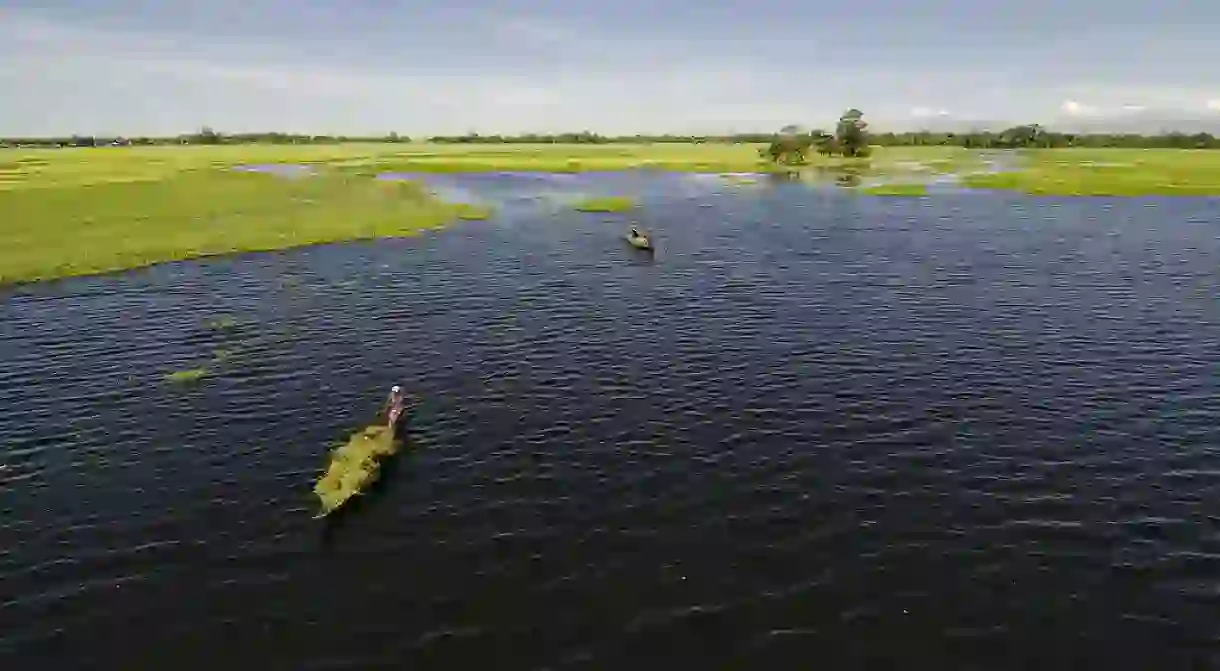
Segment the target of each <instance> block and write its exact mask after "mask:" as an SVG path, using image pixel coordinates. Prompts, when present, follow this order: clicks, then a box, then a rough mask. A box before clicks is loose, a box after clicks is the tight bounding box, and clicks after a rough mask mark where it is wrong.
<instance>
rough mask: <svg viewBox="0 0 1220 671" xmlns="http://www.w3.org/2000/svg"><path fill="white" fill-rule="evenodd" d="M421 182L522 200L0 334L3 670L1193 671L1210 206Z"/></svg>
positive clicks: (244, 263)
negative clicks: (364, 449) (327, 493)
mask: <svg viewBox="0 0 1220 671" xmlns="http://www.w3.org/2000/svg"><path fill="white" fill-rule="evenodd" d="M444 179H447V180H449V181H448V182H445V183H443V184H440V186H438V188H450V189H454V188H458V189H462V190H464V193H466V194H468V195H470V194H473V195H474V196H476V197H482V198H492V199H493V200H494V199H498V201H497V202H500V203H501V204H504V203H510V202H512V203H517V205H514V206H512V207H508V208H507V209H502V213H501V215H499V216H497V217H494V218H492V219H490V220H488V221H483V222H463V223H462V224H461V225H458V226H455V227H453V228H451V229H448V230H445V231H441V232H436V233H431V234H428V235H426V236H423V237H419V238H413V239H403V240H383V241H377V242H369V243H354V244H344V245H331V246H322V247H314V248H309V249H304V250H295V251H288V252H283V253H275V254H252V255H243V256H236V257H231V258H225V259H214V260H208V261H202V262H186V263H173V264H165V265H161V266H156V267H153V268H150V269H145V270H140V271H135V272H131V273H126V274H119V275H111V276H106V277H95V278H84V279H73V280H66V281H60V282H53V283H45V284H39V285H31V286H27V287H21V288H18V289H10V290H9V291H8V292H7V294H5V295H4V296H3V297H0V301H2V302H0V361H3V366H0V409H2V411H0V514H2V517H0V540H2V542H0V665H2V666H4V667H5V668H9V669H25V668H31V669H32V668H54V669H64V670H69V669H94V668H97V669H176V670H179V671H181V670H185V669H214V668H217V667H218V666H227V667H230V668H251V669H256V668H257V669H285V670H294V671H295V670H305V669H378V668H386V669H390V668H395V669H397V668H417V669H418V668H447V669H473V668H494V669H543V668H549V669H561V668H565V669H566V668H620V667H622V666H624V665H626V664H628V663H631V662H654V663H656V664H658V665H659V664H662V663H664V664H667V665H668V666H669V667H671V668H679V667H680V668H751V667H756V668H763V667H764V666H768V665H770V666H775V665H776V664H781V663H782V664H783V666H784V667H786V668H790V667H792V666H793V664H796V665H797V666H800V667H804V666H810V667H811V668H812V667H813V666H819V667H820V666H826V665H829V666H828V668H830V666H833V667H835V668H864V667H866V666H867V667H869V668H880V667H885V668H893V667H892V665H897V664H901V665H903V666H904V667H913V666H919V667H923V668H944V669H948V668H986V669H995V668H1034V667H1036V666H1039V665H1041V666H1048V665H1049V666H1054V667H1056V668H1061V667H1066V666H1070V665H1076V668H1086V667H1088V668H1094V667H1096V668H1107V667H1109V668H1132V669H1135V668H1145V669H1146V668H1157V669H1177V668H1211V667H1210V665H1220V657H1218V656H1217V652H1216V651H1217V650H1220V621H1218V620H1217V618H1216V613H1217V612H1218V607H1220V500H1218V495H1220V363H1218V361H1217V355H1218V354H1220V349H1218V345H1217V343H1220V303H1218V302H1217V293H1218V291H1220V240H1218V238H1220V206H1218V205H1217V201H1215V200H1207V199H1130V200H1123V199H1104V198H1094V199H1066V198H1065V199H1056V198H1028V197H1023V196H1017V195H996V194H983V193H945V194H940V195H934V196H931V197H926V198H869V197H857V196H852V195H847V194H844V193H842V192H838V191H835V190H833V189H813V188H809V187H807V186H805V185H801V184H778V185H767V184H764V185H747V186H740V187H732V188H727V187H726V188H718V187H715V186H714V184H712V182H714V180H712V179H711V178H708V179H703V180H701V179H697V178H692V177H678V176H672V177H666V178H657V180H659V181H648V180H644V179H643V178H625V177H618V178H612V177H604V179H606V180H610V181H608V182H601V181H598V180H599V179H602V178H599V177H596V176H584V177H555V178H536V179H538V180H540V183H541V186H539V187H536V188H535V187H531V188H532V189H533V190H532V191H531V190H530V189H526V188H524V187H521V186H520V185H521V184H523V183H527V182H528V180H529V179H530V178H527V177H522V176H511V175H502V176H499V177H495V176H482V177H478V178H461V177H452V176H451V177H446V178H444ZM565 179H567V180H569V181H571V180H573V179H575V180H577V181H579V182H580V183H581V184H583V185H585V187H587V188H591V189H593V190H594V191H596V190H597V189H598V188H602V187H604V188H603V190H606V191H607V192H613V193H621V192H623V190H624V189H625V188H626V187H625V186H624V185H625V184H628V183H630V184H634V185H635V186H633V187H632V188H634V189H636V190H637V191H638V193H639V194H640V196H641V198H642V200H643V207H642V208H641V210H640V211H639V213H638V215H613V214H611V215H597V214H578V213H574V212H570V211H568V210H567V209H565V208H563V207H552V206H550V205H548V203H551V204H553V202H555V201H554V199H553V198H552V199H550V200H548V198H550V196H548V195H547V194H554V193H556V192H558V193H569V194H570V193H571V189H570V188H568V187H563V188H560V187H561V186H562V185H563V183H564V182H563V180H565ZM463 180H465V181H463ZM513 180H516V181H515V182H514V181H513ZM582 180H583V181H582ZM616 180H617V181H616ZM443 181H444V180H442V182H443ZM514 184H515V185H516V186H514ZM598 185H601V187H599V186H598ZM564 188H567V189H568V190H567V191H564ZM488 194H490V195H488ZM559 201H561V202H562V201H563V199H562V198H560V199H559ZM627 218H632V220H636V221H639V223H640V224H641V225H643V227H645V228H646V229H648V230H651V231H653V233H654V238H655V240H656V243H657V246H658V250H657V252H656V254H655V255H654V256H647V255H642V254H641V253H639V252H636V251H634V250H632V249H631V248H630V247H629V246H627V245H626V244H625V242H624V241H623V240H622V237H621V235H622V233H623V230H624V225H623V222H624V221H626V220H627ZM222 316H223V317H225V318H229V317H232V318H233V320H234V321H233V323H230V324H227V325H225V327H223V328H217V327H216V325H215V324H210V323H209V322H211V321H214V320H216V319H218V318H219V317H222ZM200 366H206V367H208V368H209V370H210V373H211V374H210V375H209V376H208V377H205V378H204V379H203V380H201V381H200V382H199V383H198V384H196V385H174V384H169V383H167V382H166V381H165V379H164V376H165V375H166V374H167V373H169V372H172V371H174V370H181V369H186V368H192V367H200ZM394 383H402V384H403V385H405V386H406V388H407V389H408V390H409V391H410V392H412V393H413V394H416V395H418V397H419V399H420V400H419V403H418V405H417V407H416V408H415V409H414V411H413V415H412V418H411V434H410V435H411V437H410V443H409V445H408V449H407V450H405V451H404V453H403V454H402V455H400V456H399V457H398V458H397V459H396V460H395V461H393V462H391V465H390V468H389V470H388V471H387V474H386V477H385V478H384V480H383V482H382V484H381V486H379V487H378V488H376V489H375V490H374V491H373V492H371V493H370V494H368V495H366V496H365V497H363V498H362V499H361V500H360V501H359V503H358V504H356V505H355V506H354V507H353V508H352V509H351V510H349V511H347V512H346V513H345V514H343V515H341V516H340V517H339V518H338V519H337V520H335V521H334V522H331V523H329V524H327V523H324V522H322V521H319V520H314V519H311V516H312V514H313V512H314V511H315V509H316V503H315V501H314V500H313V499H312V494H311V492H310V488H311V486H312V481H313V479H314V478H315V477H317V475H318V473H319V470H320V469H321V467H322V466H323V464H324V456H325V453H326V450H327V449H328V448H329V447H331V446H333V445H334V444H335V443H336V442H337V441H339V440H341V439H343V438H344V437H345V436H346V435H347V433H348V432H350V431H351V430H353V429H354V428H356V427H357V426H360V425H362V424H363V423H365V422H366V421H367V420H368V419H369V418H370V417H371V415H372V413H373V412H374V411H375V410H376V407H377V405H378V403H379V402H380V401H381V399H382V397H383V395H384V393H385V391H386V390H387V388H388V387H389V385H391V384H394Z"/></svg>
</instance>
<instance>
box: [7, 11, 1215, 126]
mask: <svg viewBox="0 0 1220 671" xmlns="http://www.w3.org/2000/svg"><path fill="white" fill-rule="evenodd" d="M1215 26H1220V2H1217V1H1216V0H1175V1H1174V2H1164V1H1163V0H1107V1H1106V2H1101V1H1100V0H988V1H986V2H980V1H979V0H920V1H918V2H916V1H914V0H854V1H853V0H836V1H833V2H831V1H823V0H775V1H767V0H751V1H749V2H747V1H745V0H733V1H726V0H566V1H561V0H513V1H511V2H509V1H502V2H496V1H494V0H445V1H441V0H436V1H434V2H418V1H411V0H207V1H203V0H173V1H172V2H165V1H162V0H0V92H3V93H0V98H2V99H3V101H4V102H3V104H2V105H0V136H9V137H13V136H45V135H67V134H72V133H79V134H98V135H175V134H178V133H184V132H192V131H194V130H197V129H198V128H200V127H201V126H204V125H208V126H211V127H213V128H215V129H216V130H218V131H220V132H249V131H269V130H276V131H283V132H300V133H315V134H348V135H355V134H382V133H388V132H390V131H394V132H398V133H400V134H403V135H415V136H426V135H435V134H458V133H466V132H471V131H474V132H479V133H483V134H493V133H520V132H558V131H570V130H583V129H588V130H592V131H596V132H601V133H610V134H618V133H637V132H640V133H663V132H674V133H720V132H748V131H767V132H770V131H774V130H775V129H777V128H779V127H780V126H783V125H786V124H790V123H796V124H800V125H802V126H804V127H808V128H831V127H833V123H834V121H835V119H837V118H838V115H839V114H840V113H841V112H842V111H843V110H845V109H847V108H850V107H855V108H859V109H860V110H862V111H864V113H865V116H866V118H867V119H869V120H870V121H871V122H872V126H873V127H874V128H875V129H893V130H904V129H913V128H919V127H924V126H930V125H935V124H945V123H974V122H978V121H986V122H997V121H1005V122H1007V121H1011V122H1014V123H1016V122H1022V123H1024V122H1039V123H1044V124H1049V125H1052V126H1053V125H1055V124H1057V123H1059V124H1061V123H1072V122H1073V121H1078V122H1081V123H1086V122H1088V123H1102V122H1105V121H1107V120H1122V119H1154V118H1155V119H1166V118H1174V119H1176V118H1187V119H1215V120H1217V121H1218V122H1220V66H1217V65H1215V64H1218V63H1220V39H1215V37H1214V34H1215V28H1214V27H1215ZM1209 33H1210V34H1209Z"/></svg>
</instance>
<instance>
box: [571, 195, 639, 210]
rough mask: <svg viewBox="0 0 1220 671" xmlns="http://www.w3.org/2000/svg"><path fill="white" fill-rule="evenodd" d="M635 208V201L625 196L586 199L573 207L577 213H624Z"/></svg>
mask: <svg viewBox="0 0 1220 671" xmlns="http://www.w3.org/2000/svg"><path fill="white" fill-rule="evenodd" d="M633 207H635V199H634V198H629V197H627V196H599V197H596V198H587V199H585V200H582V201H580V202H578V203H576V205H575V206H574V208H575V209H576V211H577V212H626V211H628V210H630V209H632V208H633Z"/></svg>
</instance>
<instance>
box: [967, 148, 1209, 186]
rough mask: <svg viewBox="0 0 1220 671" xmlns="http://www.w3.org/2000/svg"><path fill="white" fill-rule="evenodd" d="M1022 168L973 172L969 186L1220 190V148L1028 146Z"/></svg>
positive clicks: (969, 178)
mask: <svg viewBox="0 0 1220 671" xmlns="http://www.w3.org/2000/svg"><path fill="white" fill-rule="evenodd" d="M1022 157H1023V163H1024V165H1022V166H1021V169H1020V170H1018V171H1016V172H1008V173H997V174H989V175H970V176H967V177H965V178H963V180H962V181H963V182H964V183H965V184H966V186H970V187H974V188H983V189H1004V190H1012V191H1020V192H1024V193H1030V194H1036V195H1062V196H1153V195H1171V196H1217V195H1220V151H1207V150H1194V151H1192V150H1180V149H1047V150H1036V151H1028V152H1022Z"/></svg>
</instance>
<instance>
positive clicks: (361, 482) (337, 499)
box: [313, 425, 401, 517]
mask: <svg viewBox="0 0 1220 671" xmlns="http://www.w3.org/2000/svg"><path fill="white" fill-rule="evenodd" d="M399 447H401V441H400V440H399V439H398V437H397V436H396V435H395V432H394V431H393V430H392V429H391V428H389V427H387V426H379V425H373V426H368V427H365V428H364V429H361V430H360V431H357V432H355V433H353V434H352V435H351V437H350V438H348V440H347V442H346V443H344V444H343V445H340V446H339V447H337V448H335V450H334V451H333V452H331V455H330V463H328V464H327V466H326V471H325V472H324V473H323V474H322V477H321V478H319V479H318V481H317V483H316V484H314V488H313V491H314V494H315V495H316V496H317V497H318V502H319V504H320V506H321V508H320V510H319V511H318V514H317V515H316V517H324V516H326V515H329V514H330V513H332V512H334V511H335V510H336V509H338V508H339V507H340V506H342V505H343V504H344V503H347V502H348V501H349V500H351V498H352V497H353V496H356V495H357V494H360V493H361V492H363V491H364V490H365V489H367V488H368V487H369V486H370V485H372V484H373V483H374V482H376V480H377V478H378V477H379V476H380V474H381V459H383V458H385V457H388V456H390V455H392V454H394V453H395V452H397V451H398V449H399Z"/></svg>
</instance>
